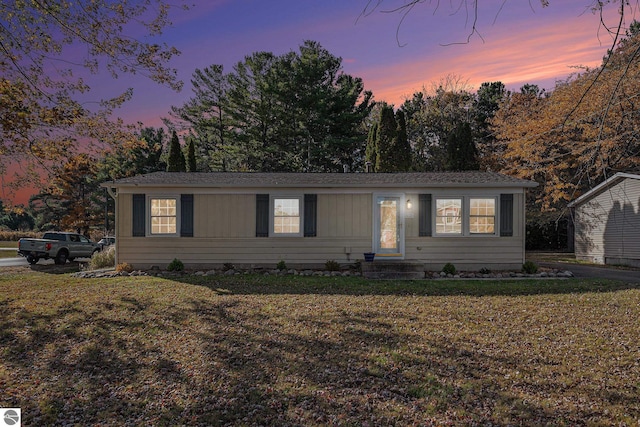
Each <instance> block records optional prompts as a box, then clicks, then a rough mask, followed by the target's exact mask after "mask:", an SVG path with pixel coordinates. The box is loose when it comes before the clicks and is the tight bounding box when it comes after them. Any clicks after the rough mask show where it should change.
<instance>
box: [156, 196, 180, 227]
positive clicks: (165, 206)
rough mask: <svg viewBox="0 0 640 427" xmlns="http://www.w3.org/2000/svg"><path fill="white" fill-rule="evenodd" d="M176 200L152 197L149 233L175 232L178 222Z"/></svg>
mask: <svg viewBox="0 0 640 427" xmlns="http://www.w3.org/2000/svg"><path fill="white" fill-rule="evenodd" d="M177 205H178V201H177V199H175V198H163V199H160V198H157V199H155V198H152V199H151V200H150V208H151V230H150V231H151V234H176V233H177V224H178V221H177V219H178V209H177Z"/></svg>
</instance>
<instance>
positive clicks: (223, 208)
mask: <svg viewBox="0 0 640 427" xmlns="http://www.w3.org/2000/svg"><path fill="white" fill-rule="evenodd" d="M261 191H262V190H261ZM262 192H264V193H267V191H262ZM459 192H460V194H463V193H465V190H459ZM495 194H496V195H499V194H500V191H495ZM406 197H407V198H410V199H411V200H413V201H414V208H413V209H417V208H418V203H417V202H418V200H419V193H414V192H411V193H406ZM117 206H118V208H117V209H118V210H117V215H118V216H117V218H118V225H117V233H118V239H117V249H118V262H127V263H129V264H131V265H132V266H133V267H134V268H141V269H142V268H150V267H151V266H154V265H155V266H158V267H160V268H165V267H166V266H167V264H169V263H170V262H171V261H172V260H173V259H174V258H178V259H180V260H181V261H182V262H183V263H184V264H185V265H186V266H187V268H212V267H220V266H222V265H223V264H224V263H227V262H228V263H232V264H234V265H236V266H238V267H271V268H273V267H275V265H276V264H277V263H278V262H279V261H281V260H284V261H285V262H286V263H287V265H290V266H295V267H322V266H324V264H325V262H326V261H327V260H335V261H337V262H340V263H343V264H346V263H353V262H355V261H356V260H360V259H362V258H363V254H364V253H365V252H369V251H371V247H372V240H373V228H374V227H373V218H372V217H373V214H372V212H373V194H372V193H367V192H364V193H357V192H353V193H347V194H342V193H338V194H333V193H326V194H318V196H317V236H316V237H274V238H264V237H262V238H261V237H256V236H255V232H256V221H255V218H256V216H255V215H256V196H255V193H253V194H197V193H196V194H194V197H193V206H194V217H193V223H194V230H193V231H194V233H193V237H188V238H183V237H147V238H136V237H133V236H132V233H131V221H132V194H127V193H121V194H119V196H118V203H117ZM513 206H514V212H513V218H514V224H513V226H514V227H513V228H514V235H513V236H510V237H500V236H498V235H496V236H490V237H486V236H472V237H431V236H419V217H420V215H419V213H418V212H417V210H416V211H414V212H412V213H411V214H409V215H408V216H407V218H405V222H404V227H405V236H406V238H405V256H404V259H405V260H407V261H418V262H423V263H424V264H425V268H426V269H427V270H439V269H441V268H442V265H444V264H445V263H447V262H451V263H453V264H454V265H455V266H456V267H457V268H458V269H459V270H471V269H480V268H483V267H484V268H489V269H493V270H498V269H519V268H520V267H521V266H522V263H523V262H524V192H522V191H521V192H516V193H514V200H513Z"/></svg>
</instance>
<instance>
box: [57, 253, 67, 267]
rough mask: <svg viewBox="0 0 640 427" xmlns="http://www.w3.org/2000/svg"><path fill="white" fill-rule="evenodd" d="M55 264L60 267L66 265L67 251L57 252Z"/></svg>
mask: <svg viewBox="0 0 640 427" xmlns="http://www.w3.org/2000/svg"><path fill="white" fill-rule="evenodd" d="M55 263H56V264H60V265H63V264H66V263H67V251H60V252H58V256H57V257H56V260H55Z"/></svg>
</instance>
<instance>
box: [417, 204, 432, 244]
mask: <svg viewBox="0 0 640 427" xmlns="http://www.w3.org/2000/svg"><path fill="white" fill-rule="evenodd" d="M418 215H419V218H418V235H419V236H431V235H432V231H431V194H420V195H419V197H418Z"/></svg>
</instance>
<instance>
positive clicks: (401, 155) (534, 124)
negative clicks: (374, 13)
mask: <svg viewBox="0 0 640 427" xmlns="http://www.w3.org/2000/svg"><path fill="white" fill-rule="evenodd" d="M638 29H639V25H638V24H637V23H634V24H633V25H632V26H631V27H630V29H629V30H628V32H627V34H626V37H624V38H623V39H622V40H620V42H619V43H618V44H617V46H616V48H615V49H612V50H611V51H610V52H608V54H607V56H606V57H605V58H604V59H603V66H601V67H597V68H594V69H583V70H581V71H580V72H579V73H576V74H574V75H572V76H570V77H569V78H567V79H566V80H564V81H561V82H558V83H557V84H556V87H555V88H554V89H553V90H551V91H548V92H547V91H544V90H541V89H540V88H538V87H537V86H536V85H531V84H527V85H523V86H522V87H521V88H520V90H519V91H508V90H507V89H506V87H505V85H504V84H503V83H502V82H499V81H497V82H485V83H482V84H481V85H480V87H479V88H478V89H477V90H475V91H474V90H473V89H471V88H470V87H469V86H468V84H467V83H466V82H465V80H464V79H463V78H461V77H458V76H447V77H445V78H443V79H442V80H441V81H440V82H437V83H434V84H433V86H432V87H431V88H430V89H426V88H425V89H423V90H422V91H419V92H416V93H414V94H413V95H412V96H411V97H410V98H408V99H406V100H405V101H404V102H403V103H402V105H400V106H398V107H396V106H394V105H390V104H387V103H386V102H384V101H375V100H374V97H373V94H372V92H370V91H367V90H365V88H364V83H363V81H362V79H360V78H358V77H353V76H350V75H348V74H346V73H344V71H343V70H342V60H341V58H339V57H336V56H334V55H332V54H331V53H330V52H328V51H327V50H326V49H324V48H323V47H322V46H321V45H320V44H319V43H317V42H313V41H306V42H304V43H303V44H302V45H301V46H300V48H299V50H298V51H296V52H289V53H287V54H284V55H280V56H276V55H274V54H271V53H268V52H257V53H254V54H252V55H248V56H246V57H245V58H244V60H243V61H240V62H238V63H237V64H236V65H235V66H234V67H233V69H232V70H231V71H230V72H228V73H225V72H224V70H223V67H222V66H220V65H215V64H214V65H211V66H209V67H206V68H205V69H202V70H200V69H198V70H195V72H194V73H193V78H192V86H193V96H192V97H191V98H190V99H189V100H188V101H186V102H185V103H184V104H182V105H178V106H173V107H171V109H170V114H169V117H167V118H166V119H165V126H166V130H165V129H164V128H157V129H154V128H148V127H143V126H140V127H139V128H138V130H137V131H136V132H135V137H134V138H131V139H130V140H127V142H126V144H120V145H119V146H116V147H113V148H112V149H110V150H108V151H106V152H105V153H103V154H101V155H91V154H87V153H80V154H76V155H74V156H73V157H71V158H69V159H68V161H67V162H66V163H64V164H62V165H60V166H57V167H56V168H55V169H54V179H52V180H51V185H50V186H49V187H48V188H46V189H44V190H43V191H42V192H41V193H40V194H38V195H36V196H34V197H33V198H32V200H31V201H30V204H29V207H28V208H27V209H26V211H28V212H30V213H31V215H32V216H33V218H34V227H36V228H47V227H53V228H60V227H62V228H65V227H66V228H83V227H96V226H100V227H102V226H107V225H106V222H105V218H106V220H107V221H108V220H109V216H108V215H106V216H105V212H109V207H108V206H105V203H110V202H109V200H108V197H106V196H105V194H104V190H102V189H100V188H99V183H100V182H103V181H105V180H110V179H117V178H120V177H125V176H131V175H134V174H139V173H148V172H152V171H156V170H169V171H193V172H195V171H203V172H206V171H278V172H342V171H343V169H344V167H345V166H346V167H347V168H348V169H349V170H350V171H364V170H365V168H366V165H367V164H369V165H370V168H371V170H373V171H375V172H396V171H454V170H492V171H497V172H503V173H507V174H511V175H515V176H519V177H522V178H527V179H533V180H535V181H537V182H539V183H540V184H541V185H540V186H539V187H538V188H537V189H535V190H533V191H531V192H530V194H529V201H528V203H529V210H530V212H534V213H535V212H537V213H540V212H545V213H547V214H544V215H535V214H534V215H532V216H531V217H532V218H534V219H535V218H536V217H537V216H540V217H541V218H543V219H542V220H540V221H541V222H542V223H545V224H546V225H545V226H547V225H548V222H549V221H550V219H552V218H554V216H550V214H548V213H549V212H552V213H554V214H553V215H555V218H557V217H558V212H561V211H562V210H563V209H564V206H566V202H567V201H568V200H571V199H573V198H575V197H577V195H579V194H580V193H581V192H583V191H585V190H586V189H588V188H590V187H593V186H594V185H596V184H597V183H599V182H601V181H602V180H603V179H606V177H608V176H610V175H611V174H613V173H615V172H617V171H620V170H625V171H633V170H638V167H639V165H640V157H639V156H640V154H639V153H640V144H639V139H638V138H639V137H638V134H637V131H636V129H635V128H636V126H635V124H636V123H637V120H638V115H639V114H640V113H639V112H638V108H637V107H636V103H637V101H636V97H637V94H638V93H640V78H639V77H640V64H639V62H638V53H637V52H638V51H640V37H639V36H638ZM605 64H606V70H604V65H605ZM603 70H604V71H603ZM180 140H182V142H180ZM78 200H82V201H83V203H82V204H81V205H82V206H77V205H78V203H77V201H78ZM23 224H26V223H24V222H23Z"/></svg>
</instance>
